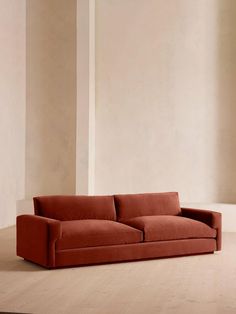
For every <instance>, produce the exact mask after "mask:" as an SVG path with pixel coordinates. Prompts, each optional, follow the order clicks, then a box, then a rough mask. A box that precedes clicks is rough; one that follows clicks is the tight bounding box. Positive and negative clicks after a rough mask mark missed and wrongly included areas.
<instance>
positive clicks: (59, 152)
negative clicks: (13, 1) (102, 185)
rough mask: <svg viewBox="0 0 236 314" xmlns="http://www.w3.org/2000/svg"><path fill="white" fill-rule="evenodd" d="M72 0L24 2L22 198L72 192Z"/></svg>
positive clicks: (73, 185)
mask: <svg viewBox="0 0 236 314" xmlns="http://www.w3.org/2000/svg"><path fill="white" fill-rule="evenodd" d="M75 139H76V0H69V1H65V0H50V1H48V0H41V1H38V0H28V1H27V111H26V197H27V198H31V197H32V196H34V195H39V194H41V195H42V194H67V193H74V192H75V150H76V145H75Z"/></svg>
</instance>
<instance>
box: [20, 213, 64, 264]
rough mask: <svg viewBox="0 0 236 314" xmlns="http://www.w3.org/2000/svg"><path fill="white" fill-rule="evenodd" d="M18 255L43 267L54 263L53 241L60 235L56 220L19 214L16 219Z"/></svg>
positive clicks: (58, 222)
mask: <svg viewBox="0 0 236 314" xmlns="http://www.w3.org/2000/svg"><path fill="white" fill-rule="evenodd" d="M16 226H17V228H16V232H17V234H16V238H17V246H16V252H17V255H18V256H22V257H24V258H25V259H27V260H29V261H32V262H34V263H37V264H40V265H42V266H45V267H49V266H50V265H55V243H56V241H57V240H58V239H59V238H60V237H61V223H60V221H58V220H54V219H50V218H45V217H40V216H36V215H35V216H34V215H21V216H18V217H17V219H16Z"/></svg>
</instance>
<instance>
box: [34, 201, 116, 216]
mask: <svg viewBox="0 0 236 314" xmlns="http://www.w3.org/2000/svg"><path fill="white" fill-rule="evenodd" d="M33 200H34V211H35V214H36V215H39V216H44V217H48V218H52V219H57V220H64V221H65V220H80V219H105V220H116V210H115V204H114V197H113V196H82V195H67V196H62V195H53V196H39V197H34V198H33Z"/></svg>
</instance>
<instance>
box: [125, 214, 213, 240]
mask: <svg viewBox="0 0 236 314" xmlns="http://www.w3.org/2000/svg"><path fill="white" fill-rule="evenodd" d="M122 222H123V223H125V224H127V225H129V226H132V227H134V228H136V229H139V230H142V231H143V234H144V241H166V240H182V239H191V238H215V237H216V230H215V229H213V228H211V227H209V226H208V225H206V224H204V223H203V222H200V221H197V220H193V219H189V218H185V217H180V216H165V215H160V216H141V217H136V218H131V219H127V220H124V221H122Z"/></svg>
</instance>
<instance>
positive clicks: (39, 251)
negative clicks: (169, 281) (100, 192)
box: [17, 192, 221, 268]
mask: <svg viewBox="0 0 236 314" xmlns="http://www.w3.org/2000/svg"><path fill="white" fill-rule="evenodd" d="M34 209H35V215H21V216H18V217H17V255H18V256H21V257H23V258H24V259H26V260H29V261H31V262H34V263H37V264H39V265H41V266H44V267H46V268H57V267H65V266H78V265H89V264H98V263H108V262H120V261H134V260H139V259H150V258H158V257H169V256H181V255H191V254H201V253H213V252H214V251H216V250H220V249H221V214H220V213H218V212H214V211H210V210H198V209H190V208H181V207H180V203H179V197H178V193H177V192H167V193H145V194H126V195H114V196H59V195H57V196H40V197H35V198H34Z"/></svg>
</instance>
